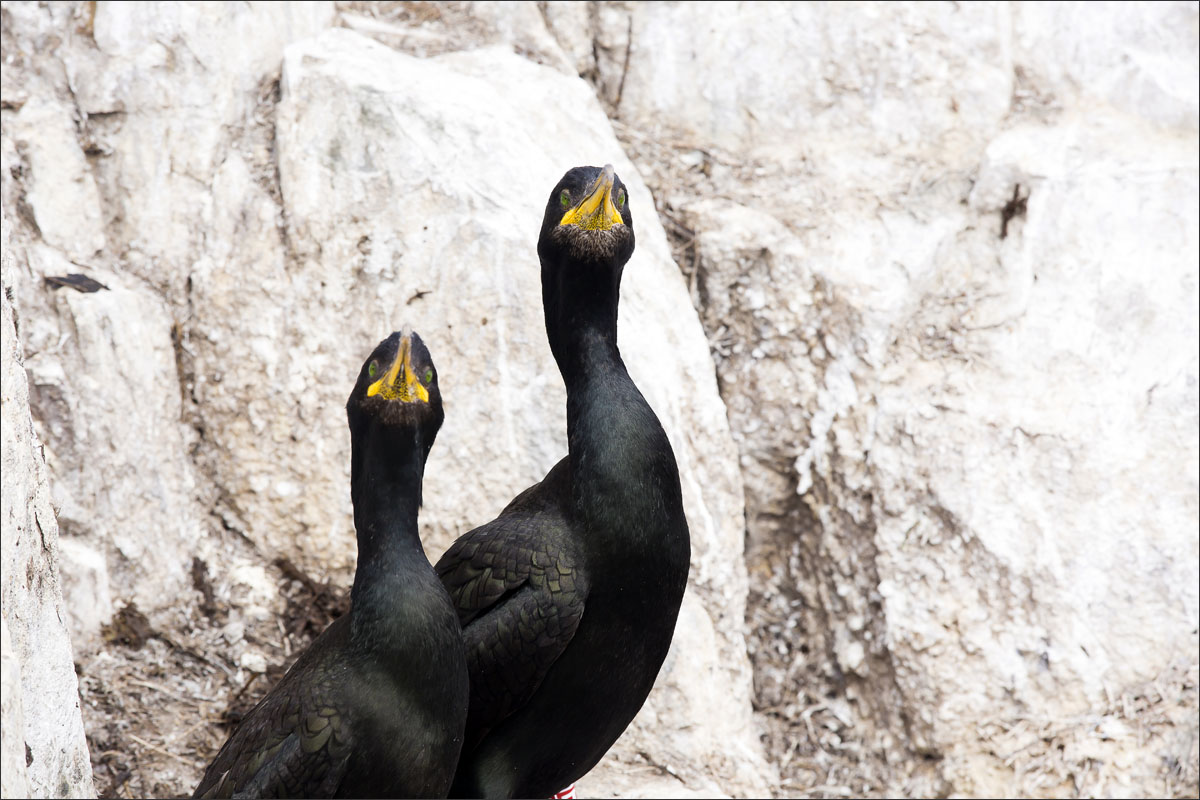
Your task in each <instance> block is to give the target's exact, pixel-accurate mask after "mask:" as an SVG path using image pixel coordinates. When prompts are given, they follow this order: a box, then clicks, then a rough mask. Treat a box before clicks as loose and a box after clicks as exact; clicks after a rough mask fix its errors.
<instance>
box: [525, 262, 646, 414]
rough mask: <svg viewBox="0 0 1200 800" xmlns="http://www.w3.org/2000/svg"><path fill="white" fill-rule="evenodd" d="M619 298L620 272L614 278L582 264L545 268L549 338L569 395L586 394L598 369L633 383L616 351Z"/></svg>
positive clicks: (543, 276)
mask: <svg viewBox="0 0 1200 800" xmlns="http://www.w3.org/2000/svg"><path fill="white" fill-rule="evenodd" d="M620 294H621V276H620V270H617V271H616V274H612V273H611V272H609V271H606V270H596V269H595V268H593V267H591V266H590V265H579V264H569V265H565V266H562V267H559V268H557V269H549V268H547V267H545V266H544V267H543V271H542V303H543V305H544V307H545V311H546V335H547V338H548V339H549V341H550V350H551V352H552V353H553V354H554V360H555V361H556V362H557V363H558V369H559V372H561V373H562V376H563V381H564V382H565V383H566V384H567V392H568V393H570V392H571V391H572V390H573V389H582V388H583V387H584V386H585V384H586V383H587V379H588V377H589V376H590V375H593V374H595V373H596V371H597V370H598V369H599V370H600V371H602V372H605V373H608V372H613V373H616V374H619V375H621V376H624V378H625V379H628V378H629V373H628V372H627V371H626V370H625V364H624V362H622V361H621V353H620V351H618V350H617V304H618V302H619V300H620Z"/></svg>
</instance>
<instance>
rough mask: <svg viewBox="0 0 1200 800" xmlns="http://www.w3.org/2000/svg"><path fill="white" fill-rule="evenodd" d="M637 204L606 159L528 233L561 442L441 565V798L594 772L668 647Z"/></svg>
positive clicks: (669, 476)
mask: <svg viewBox="0 0 1200 800" xmlns="http://www.w3.org/2000/svg"><path fill="white" fill-rule="evenodd" d="M633 246H634V236H633V215H632V212H631V211H630V208H629V198H628V196H627V193H626V190H625V185H624V184H623V183H622V182H621V180H620V178H618V177H617V176H616V174H615V172H614V171H613V168H612V166H611V165H609V166H605V167H604V168H603V169H599V168H597V167H577V168H575V169H572V170H570V171H569V172H567V173H566V175H564V176H563V178H562V180H561V181H559V183H558V185H557V186H555V187H554V191H553V192H551V193H550V199H549V202H548V203H547V205H546V213H545V217H544V219H543V221H542V229H541V235H540V237H539V239H538V256H539V257H540V259H541V264H542V303H543V305H544V307H545V314H546V333H547V336H548V337H549V340H550V349H551V351H552V352H553V354H554V360H555V361H556V362H557V363H558V368H559V371H560V372H561V373H562V377H563V380H564V382H565V383H566V386H567V442H568V450H569V453H568V455H567V457H566V458H564V459H563V460H562V461H560V462H559V463H558V464H557V465H555V466H554V467H553V468H552V469H551V470H550V472H549V473H548V474H547V475H546V477H545V478H544V479H543V480H542V481H541V482H540V483H538V484H535V485H534V486H531V487H530V488H528V489H526V490H525V491H524V492H522V493H521V494H520V495H518V496H517V497H516V498H515V499H514V500H513V501H512V502H511V503H509V505H508V507H507V508H505V509H504V510H503V511H502V512H501V513H500V516H498V517H497V518H496V519H494V520H492V521H491V522H489V523H487V524H485V525H482V526H480V527H478V528H475V529H474V530H472V531H470V532H468V533H466V534H464V535H463V536H462V537H461V538H459V539H458V540H457V541H456V542H455V543H454V544H453V545H452V546H451V547H450V549H449V550H447V551H446V554H445V555H444V556H442V558H441V559H440V560H439V561H438V563H437V566H436V567H435V569H436V570H437V573H438V575H440V576H441V578H442V581H443V582H444V583H445V585H446V588H447V589H448V590H449V591H450V597H451V599H452V600H453V602H454V605H455V607H456V608H457V610H458V617H459V619H460V620H461V621H462V624H463V638H464V640H465V642H466V647H467V665H468V669H469V671H470V675H471V702H470V709H469V711H468V716H467V732H466V739H465V743H464V745H463V752H462V758H461V760H460V761H459V766H458V772H457V774H456V775H455V779H454V786H453V788H452V789H451V795H452V796H457V797H549V796H551V795H552V794H553V793H554V792H555V791H556V790H558V789H561V788H562V787H563V786H566V785H567V784H569V783H571V782H572V781H575V780H577V779H578V778H579V777H581V776H582V775H584V774H585V773H586V772H587V771H588V770H590V769H591V768H592V767H593V766H595V764H596V762H598V761H599V760H600V759H601V758H602V757H603V756H604V754H605V752H606V751H607V750H608V748H609V747H610V746H612V744H613V742H615V741H616V740H617V737H619V736H620V735H621V732H622V731H624V730H625V728H626V726H628V725H629V723H630V721H632V720H633V718H634V716H635V715H636V714H637V712H638V710H639V709H640V708H641V707H642V704H643V703H644V702H645V700H646V696H647V695H648V694H649V693H650V689H651V687H652V686H653V684H654V679H655V677H656V676H657V675H658V670H659V668H660V667H661V666H662V663H663V659H664V658H666V655H667V650H668V648H669V647H670V644H671V637H672V635H673V634H674V631H675V620H676V618H677V616H678V614H679V606H680V603H681V602H682V600H683V592H684V587H685V586H686V585H687V576H688V562H689V557H690V550H691V545H690V540H689V538H688V526H687V521H686V519H685V517H684V511H683V499H682V496H681V492H680V487H679V469H678V467H677V465H676V463H675V455H674V453H673V452H672V450H671V445H670V442H669V441H668V440H667V436H666V433H665V432H664V431H663V428H662V425H661V424H660V423H659V421H658V418H657V417H656V416H655V415H654V411H653V410H652V409H651V408H650V406H649V404H648V403H647V402H646V400H645V398H643V397H642V394H641V392H639V391H638V388H637V386H635V385H634V383H633V381H632V380H631V379H630V377H629V373H628V371H627V370H626V368H625V364H624V362H623V361H622V360H621V354H620V352H619V351H618V350H617V301H618V297H619V294H620V287H621V274H622V271H623V270H624V267H625V263H626V262H627V261H628V260H629V257H630V256H631V255H632V254H633Z"/></svg>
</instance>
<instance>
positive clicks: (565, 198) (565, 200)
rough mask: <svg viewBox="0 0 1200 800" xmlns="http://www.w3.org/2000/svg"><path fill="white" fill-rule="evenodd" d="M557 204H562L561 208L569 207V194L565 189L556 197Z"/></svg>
mask: <svg viewBox="0 0 1200 800" xmlns="http://www.w3.org/2000/svg"><path fill="white" fill-rule="evenodd" d="M558 202H560V203H562V207H563V208H566V207H567V206H569V205H571V193H570V192H568V191H567V190H566V189H563V190H562V194H560V195H559V196H558Z"/></svg>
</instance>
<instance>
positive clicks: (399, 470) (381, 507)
mask: <svg viewBox="0 0 1200 800" xmlns="http://www.w3.org/2000/svg"><path fill="white" fill-rule="evenodd" d="M354 433H356V434H357V435H352V437H351V460H350V497H351V500H352V501H353V503H354V527H355V531H356V532H357V535H358V566H357V569H356V570H355V573H354V588H353V589H352V590H351V594H350V597H351V608H352V610H353V612H354V616H355V620H354V622H355V628H356V629H357V628H359V627H360V626H361V625H363V624H365V623H367V622H368V620H367V615H368V613H369V614H371V615H378V616H380V617H381V618H386V617H387V616H388V615H389V614H390V613H391V611H392V609H391V605H392V604H393V603H394V602H399V601H400V600H401V598H400V596H399V595H400V593H399V592H396V591H394V588H395V587H394V585H395V584H396V583H397V582H399V583H401V584H403V582H404V581H405V579H406V578H405V573H406V572H407V571H408V568H409V567H410V565H420V564H422V563H423V564H425V565H426V566H427V565H428V563H429V562H428V559H427V558H426V557H425V550H424V548H423V547H422V545H421V539H420V536H419V533H418V529H417V510H418V507H419V506H420V503H421V481H422V478H423V476H424V472H425V455H426V452H425V447H424V445H423V443H422V442H421V441H420V432H419V431H417V430H409V429H400V430H397V429H388V428H384V427H383V426H378V425H373V424H371V423H370V422H366V423H363V425H362V428H361V430H359V431H356V432H354Z"/></svg>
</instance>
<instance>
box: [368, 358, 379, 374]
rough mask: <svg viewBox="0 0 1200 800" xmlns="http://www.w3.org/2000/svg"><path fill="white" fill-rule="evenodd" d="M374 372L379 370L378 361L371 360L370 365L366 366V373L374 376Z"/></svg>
mask: <svg viewBox="0 0 1200 800" xmlns="http://www.w3.org/2000/svg"><path fill="white" fill-rule="evenodd" d="M376 372H379V362H378V361H372V362H371V366H369V367H367V374H368V375H370V376H371V377H372V378H374V377H375V373H376Z"/></svg>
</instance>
